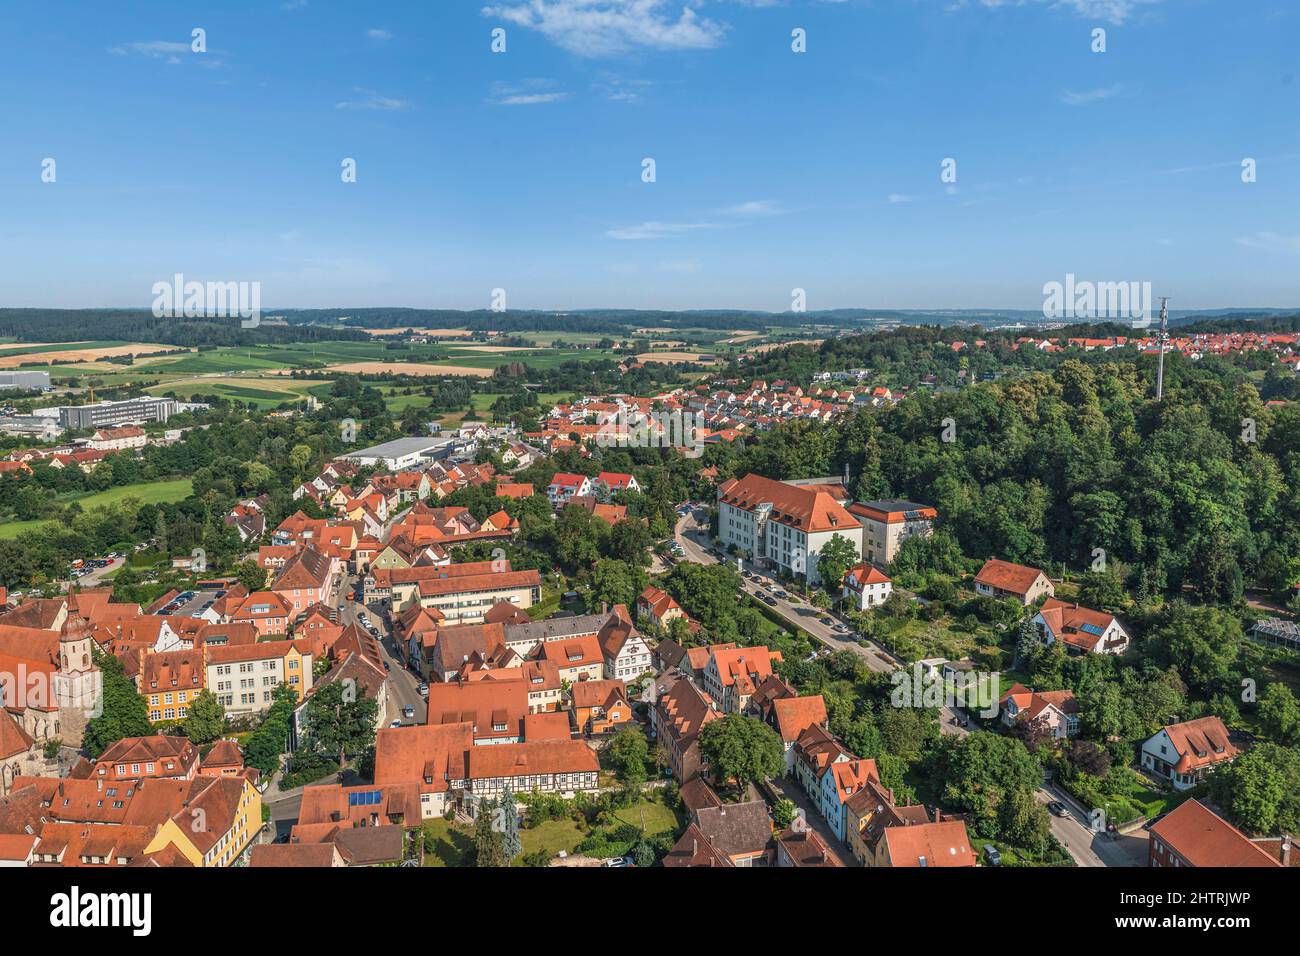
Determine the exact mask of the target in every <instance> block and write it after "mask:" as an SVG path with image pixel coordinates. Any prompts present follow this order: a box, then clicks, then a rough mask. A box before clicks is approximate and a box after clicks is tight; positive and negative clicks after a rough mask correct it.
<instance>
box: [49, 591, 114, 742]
mask: <svg viewBox="0 0 1300 956" xmlns="http://www.w3.org/2000/svg"><path fill="white" fill-rule="evenodd" d="M94 646H95V638H94V635H93V627H92V625H91V623H90V621H88V620H86V619H85V618H84V617H82V616H81V609H80V608H79V607H78V606H77V595H76V592H74V591H72V590H71V589H69V592H68V612H67V617H66V619H65V620H64V622H63V627H61V628H60V629H59V662H58V663H59V669H58V670H57V671H56V672H55V673H54V675H53V677H52V682H53V688H52V690H53V697H54V703H55V704H56V705H57V706H58V708H59V729H58V733H57V734H56V735H55V736H57V737H59V738H60V739H61V740H62V741H63V743H64V744H65V745H67V746H69V747H80V746H81V739H82V736H83V734H84V733H85V731H86V724H87V723H89V721H90V719H91V718H92V717H97V716H99V714H100V712H101V711H102V710H103V707H104V698H103V675H102V674H101V673H100V671H99V668H98V667H97V666H96V665H95V662H94V659H93V656H92V649H93V648H94Z"/></svg>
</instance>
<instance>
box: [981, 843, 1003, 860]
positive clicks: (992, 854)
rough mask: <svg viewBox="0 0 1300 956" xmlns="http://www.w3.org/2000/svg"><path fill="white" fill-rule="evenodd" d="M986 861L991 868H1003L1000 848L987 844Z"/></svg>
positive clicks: (985, 849)
mask: <svg viewBox="0 0 1300 956" xmlns="http://www.w3.org/2000/svg"><path fill="white" fill-rule="evenodd" d="M984 860H985V862H986V863H988V865H989V866H1001V865H1002V854H1001V853H999V852H998V848H997V847H995V846H994V845H993V844H992V843H985V844H984Z"/></svg>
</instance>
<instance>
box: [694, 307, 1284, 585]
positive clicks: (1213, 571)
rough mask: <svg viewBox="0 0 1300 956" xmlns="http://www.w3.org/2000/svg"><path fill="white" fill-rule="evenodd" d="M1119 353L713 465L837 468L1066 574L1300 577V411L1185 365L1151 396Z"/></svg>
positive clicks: (781, 471) (995, 549)
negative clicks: (1115, 565)
mask: <svg viewBox="0 0 1300 956" xmlns="http://www.w3.org/2000/svg"><path fill="white" fill-rule="evenodd" d="M920 334H922V333H921V331H920V330H906V334H900V335H899V336H896V340H897V342H899V343H903V342H906V341H908V339H909V338H912V337H915V336H917V335H920ZM880 344H881V343H876V345H880ZM872 347H875V346H872ZM1114 354H1115V353H1104V354H1102V353H1090V354H1089V359H1088V360H1083V359H1080V358H1067V359H1065V360H1063V361H1061V362H1060V364H1059V365H1057V367H1056V368H1054V369H1052V370H1051V371H1041V372H1029V373H1027V374H1024V375H1021V376H1019V377H1016V378H1008V379H1007V380H1006V381H1004V382H990V383H985V384H980V385H975V386H972V387H969V388H965V389H961V390H959V391H952V392H945V393H938V394H936V393H933V392H931V391H929V390H924V389H922V390H918V391H917V392H915V393H914V394H913V395H912V396H910V397H909V398H908V399H907V400H906V401H904V402H902V403H900V404H898V405H897V406H895V407H893V408H889V409H887V410H882V411H879V412H875V413H867V414H861V415H855V416H852V417H850V418H848V419H847V420H844V421H842V422H838V423H835V424H831V425H821V424H809V423H806V422H793V423H789V424H786V425H783V426H781V427H779V428H777V429H775V430H774V431H773V432H771V433H769V434H768V435H766V436H764V437H763V438H762V439H761V440H760V441H758V442H751V443H749V444H748V445H747V446H744V447H740V446H727V447H718V448H713V449H710V450H709V452H707V455H708V456H710V457H712V458H713V459H715V460H716V463H717V464H718V465H719V468H720V471H721V473H722V474H723V475H724V476H725V475H741V474H744V473H746V472H748V471H754V472H758V473H760V474H764V475H768V476H771V477H779V478H801V477H811V476H815V475H827V474H841V473H842V472H843V470H844V468H845V466H846V465H847V466H848V468H849V471H850V475H851V481H852V490H853V493H854V494H855V496H856V497H858V498H859V499H869V498H878V497H889V496H898V497H905V498H911V499H913V500H918V501H925V502H928V503H932V504H934V505H935V506H936V507H937V508H938V509H939V513H940V514H941V515H942V516H943V519H944V525H945V527H946V528H948V529H949V530H951V531H952V532H953V533H954V534H955V535H956V536H957V538H958V540H959V541H960V544H961V549H962V551H963V552H965V554H967V555H969V556H978V557H987V556H992V555H997V556H999V557H1002V558H1006V559H1009V560H1013V561H1021V562H1025V563H1030V564H1038V565H1043V566H1046V567H1048V568H1049V569H1052V570H1053V571H1055V572H1057V573H1059V572H1060V571H1061V570H1063V569H1065V568H1071V569H1075V570H1086V569H1087V568H1088V567H1089V566H1090V565H1091V562H1092V561H1093V560H1094V557H1095V554H1096V552H1097V549H1101V550H1102V551H1104V552H1105V554H1106V555H1107V556H1108V557H1109V559H1110V560H1112V561H1118V562H1121V563H1122V564H1123V565H1124V566H1125V567H1127V568H1131V569H1132V571H1131V575H1132V580H1131V581H1130V582H1129V584H1130V585H1131V587H1132V588H1133V589H1134V592H1135V593H1136V594H1139V595H1142V594H1145V595H1153V594H1157V593H1161V592H1168V591H1178V590H1180V589H1181V588H1183V587H1184V586H1186V587H1189V588H1191V589H1192V590H1194V591H1195V592H1197V593H1199V594H1200V595H1201V596H1202V597H1203V598H1204V599H1205V600H1207V601H1213V602H1220V601H1222V602H1233V601H1236V600H1238V599H1240V597H1241V594H1242V589H1243V586H1245V585H1252V586H1258V587H1261V588H1264V589H1266V590H1279V589H1281V588H1284V587H1285V586H1286V585H1288V584H1293V583H1295V581H1296V580H1300V406H1296V405H1286V406H1282V407H1280V408H1277V409H1275V410H1266V408H1265V406H1264V404H1263V402H1262V401H1261V399H1260V395H1259V393H1258V391H1257V390H1256V388H1255V386H1254V385H1253V384H1252V383H1251V382H1250V381H1249V379H1248V378H1247V376H1246V373H1245V370H1244V369H1243V368H1241V367H1239V366H1238V365H1235V364H1232V363H1229V362H1227V361H1224V360H1218V359H1207V360H1204V361H1201V362H1197V363H1192V362H1188V361H1184V360H1182V359H1181V358H1180V357H1179V356H1170V357H1169V358H1168V360H1167V363H1166V369H1165V375H1166V395H1165V400H1164V402H1163V403H1157V402H1155V401H1154V400H1153V397H1152V391H1153V388H1152V379H1153V375H1152V369H1151V367H1150V363H1149V362H1144V361H1137V362H1135V361H1133V360H1131V359H1130V360H1127V361H1124V360H1119V359H1114V358H1111V359H1110V360H1107V356H1113V355H1114ZM1094 355H1095V356H1096V358H1093V356H1094ZM1292 378H1294V376H1292ZM1246 421H1249V422H1253V428H1248V427H1246V426H1245V425H1243V422H1246ZM947 424H950V425H951V426H952V427H951V428H949V429H945V426H946V425H947ZM945 438H951V439H952V440H951V441H947V440H945ZM1243 439H1245V440H1243Z"/></svg>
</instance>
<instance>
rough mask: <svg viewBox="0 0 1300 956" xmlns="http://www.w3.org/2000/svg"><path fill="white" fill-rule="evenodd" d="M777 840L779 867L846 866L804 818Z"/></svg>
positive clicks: (798, 819)
mask: <svg viewBox="0 0 1300 956" xmlns="http://www.w3.org/2000/svg"><path fill="white" fill-rule="evenodd" d="M802 812H803V811H800V813H802ZM775 840H776V866H778V867H796V866H814V867H815V866H825V867H837V866H843V865H844V864H843V863H841V862H840V858H839V857H837V856H836V855H835V854H834V853H832V852H831V849H830V847H829V846H827V845H826V841H825V840H823V839H822V838H821V837H820V836H819V835H818V833H817V831H816V830H814V829H813V828H812V827H810V826H808V824H807V823H806V822H805V821H804V820H803V819H802V818H797V819H796V820H795V823H794V825H793V826H791V827H790V828H789V829H787V830H782V831H781V832H780V833H778V834H777V835H776V837H775Z"/></svg>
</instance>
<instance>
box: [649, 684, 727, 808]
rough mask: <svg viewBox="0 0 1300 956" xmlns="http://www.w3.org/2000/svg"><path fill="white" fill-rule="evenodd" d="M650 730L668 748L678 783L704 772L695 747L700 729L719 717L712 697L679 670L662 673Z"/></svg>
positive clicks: (696, 746) (705, 766)
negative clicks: (677, 671) (678, 671)
mask: <svg viewBox="0 0 1300 956" xmlns="http://www.w3.org/2000/svg"><path fill="white" fill-rule="evenodd" d="M655 691H656V699H655V705H654V709H653V710H652V711H651V730H652V733H653V735H654V737H655V739H656V740H657V741H658V742H659V743H660V744H662V745H663V746H664V748H665V749H666V750H667V751H668V762H669V766H670V767H671V768H672V771H673V776H675V777H676V778H677V781H678V782H679V783H684V782H686V781H688V780H690V779H691V778H692V777H694V776H696V775H697V774H701V773H706V772H707V770H708V764H707V761H705V760H704V757H703V755H702V754H701V753H700V749H699V742H698V741H699V736H700V731H701V730H703V729H704V726H705V725H706V724H708V723H709V722H710V721H713V720H718V719H719V718H721V717H722V716H723V714H722V711H720V710H718V709H717V707H715V706H714V703H713V699H712V698H711V697H709V696H708V695H707V694H706V693H704V692H703V691H701V690H700V689H699V688H697V687H696V686H695V685H694V684H693V683H691V682H690V681H689V680H687V679H686V678H685V677H684V676H683V675H682V674H680V673H672V672H670V673H667V674H662V675H660V677H659V678H658V680H657V682H656V687H655Z"/></svg>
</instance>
